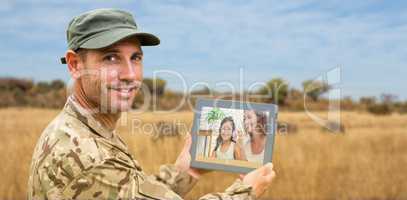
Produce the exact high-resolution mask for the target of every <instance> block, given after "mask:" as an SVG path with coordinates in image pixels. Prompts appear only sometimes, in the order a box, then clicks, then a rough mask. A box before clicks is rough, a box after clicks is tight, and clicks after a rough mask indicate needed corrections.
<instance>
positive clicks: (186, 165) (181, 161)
mask: <svg viewBox="0 0 407 200" xmlns="http://www.w3.org/2000/svg"><path fill="white" fill-rule="evenodd" d="M191 144H192V139H191V135H190V134H189V133H188V134H187V137H186V138H185V144H184V148H183V149H182V151H181V153H180V154H179V155H178V158H177V160H176V161H175V166H176V167H177V168H178V170H180V171H187V172H188V173H189V174H190V175H191V176H193V177H194V178H196V179H199V177H200V176H201V175H202V174H204V173H207V172H209V171H208V170H202V169H196V168H191V154H190V153H189V150H190V149H191Z"/></svg>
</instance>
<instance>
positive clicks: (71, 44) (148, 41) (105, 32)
mask: <svg viewBox="0 0 407 200" xmlns="http://www.w3.org/2000/svg"><path fill="white" fill-rule="evenodd" d="M66 36H67V42H68V49H71V50H73V51H76V50H78V49H79V48H85V49H99V48H103V47H107V46H110V45H112V44H114V43H116V42H118V41H120V40H122V39H124V38H128V37H133V36H134V37H137V39H138V40H139V41H140V44H141V45H142V46H155V45H158V44H160V39H159V38H158V37H157V36H155V35H153V34H151V33H146V32H141V31H139V30H138V27H137V25H136V22H135V20H134V18H133V16H132V15H131V14H130V13H129V12H126V11H123V10H118V9H110V8H109V9H96V10H91V11H89V12H85V13H83V14H81V15H79V16H76V17H75V18H73V19H72V20H71V22H70V23H69V25H68V29H67V31H66ZM61 62H62V63H63V64H66V60H65V58H64V57H63V58H61Z"/></svg>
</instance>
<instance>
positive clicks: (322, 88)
mask: <svg viewBox="0 0 407 200" xmlns="http://www.w3.org/2000/svg"><path fill="white" fill-rule="evenodd" d="M302 87H303V91H304V94H305V95H307V96H308V97H310V98H311V99H312V100H313V101H318V99H319V97H320V96H321V95H322V94H324V93H325V92H328V90H329V89H330V86H329V85H328V84H327V83H324V82H322V81H315V80H306V81H304V82H302Z"/></svg>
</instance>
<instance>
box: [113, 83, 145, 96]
mask: <svg viewBox="0 0 407 200" xmlns="http://www.w3.org/2000/svg"><path fill="white" fill-rule="evenodd" d="M107 88H108V89H110V90H114V91H116V92H118V93H119V94H120V95H121V96H130V93H131V92H132V91H134V90H137V89H138V88H139V86H138V84H131V85H126V86H115V85H110V86H107Z"/></svg>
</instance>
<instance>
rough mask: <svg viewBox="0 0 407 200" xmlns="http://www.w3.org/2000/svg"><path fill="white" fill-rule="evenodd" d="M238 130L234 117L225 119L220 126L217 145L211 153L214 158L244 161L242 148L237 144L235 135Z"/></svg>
mask: <svg viewBox="0 0 407 200" xmlns="http://www.w3.org/2000/svg"><path fill="white" fill-rule="evenodd" d="M235 130H236V126H235V122H234V121H233V118H232V117H225V118H224V119H223V120H222V121H221V123H220V126H219V136H218V137H217V138H216V145H215V148H214V150H213V151H212V153H211V157H212V158H217V159H221V160H234V159H239V160H240V159H243V158H242V156H241V148H240V147H239V145H237V144H236V141H235V139H234V134H233V133H235Z"/></svg>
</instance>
